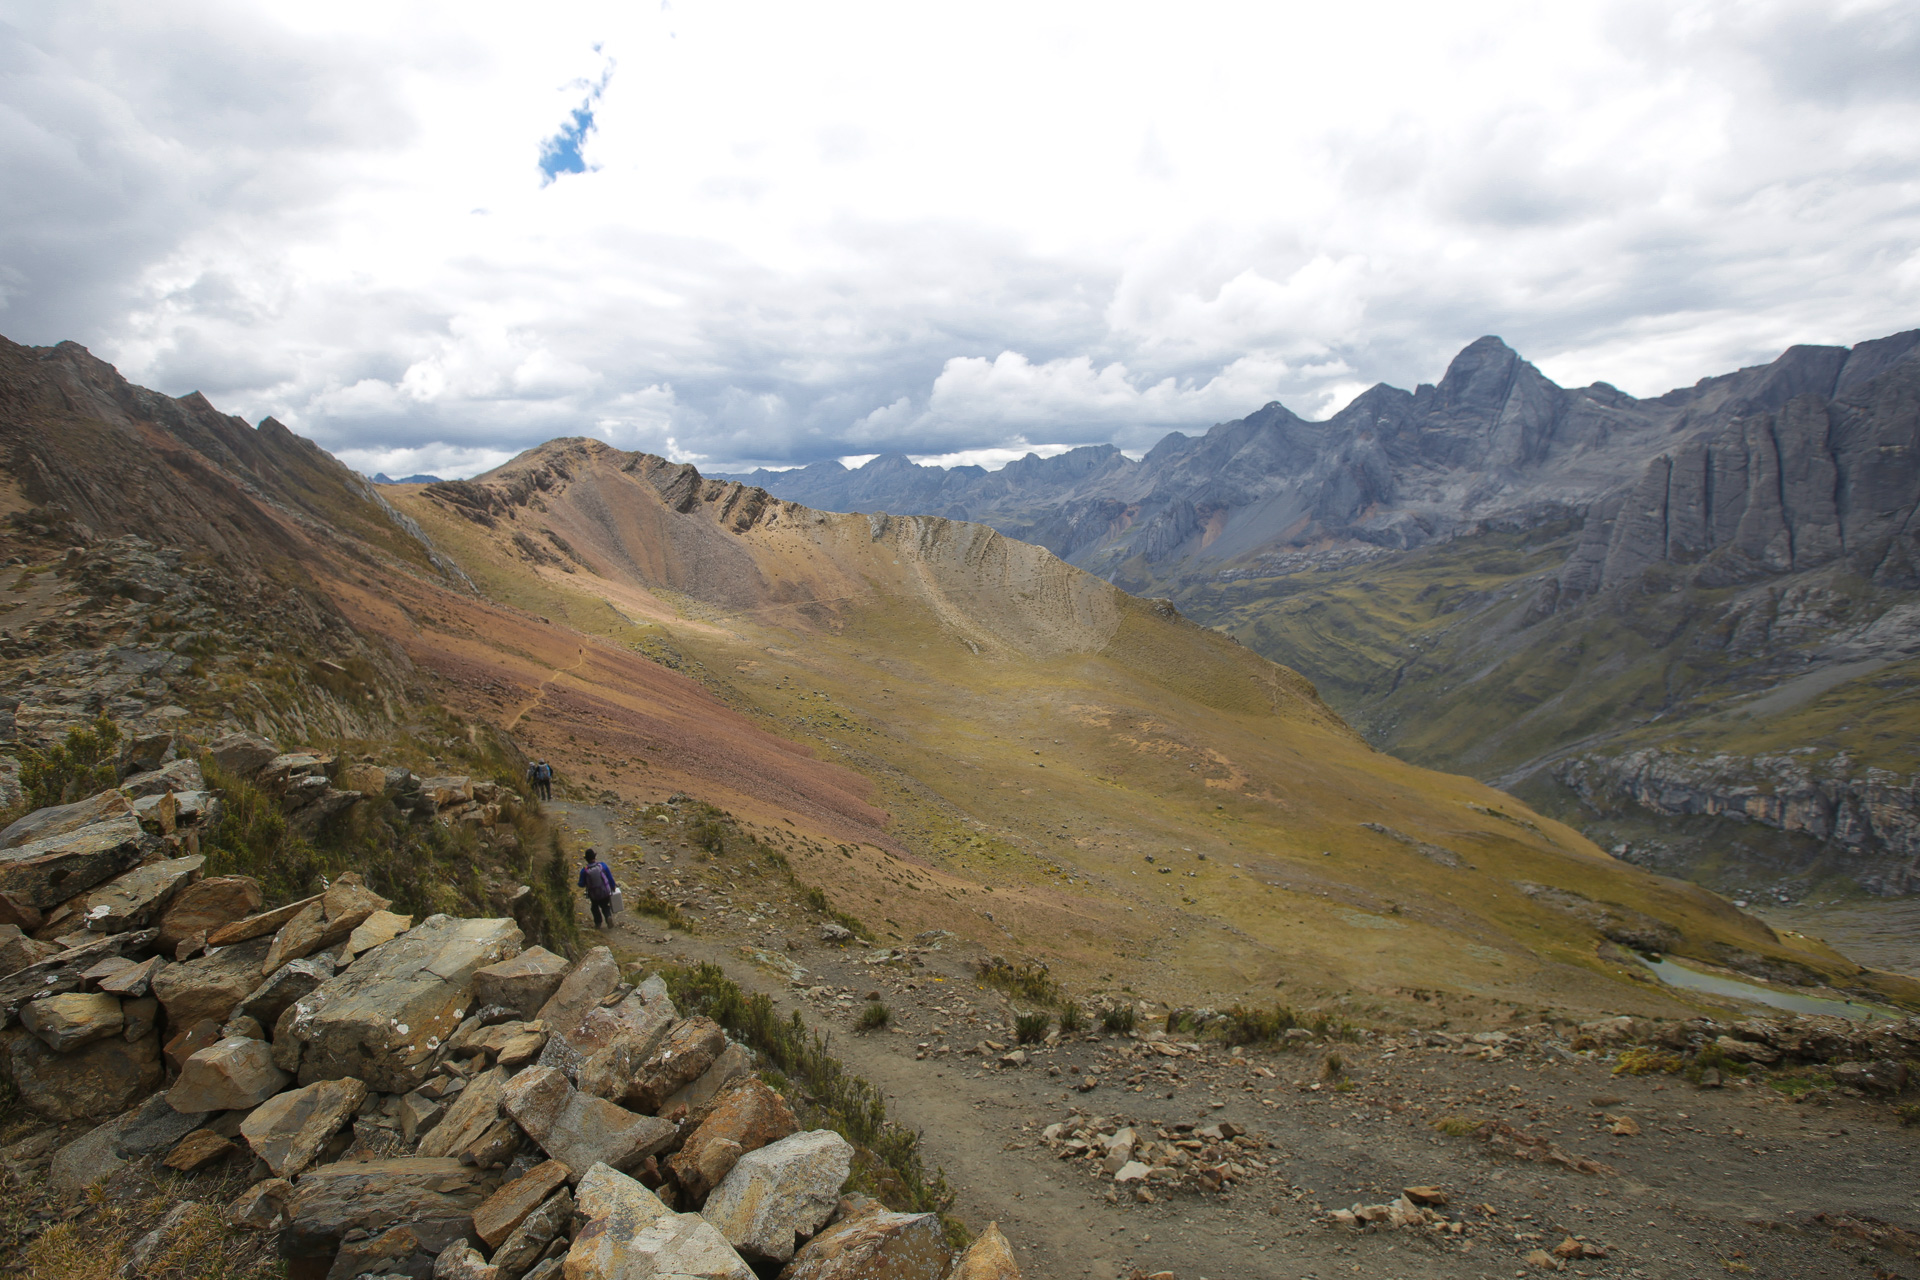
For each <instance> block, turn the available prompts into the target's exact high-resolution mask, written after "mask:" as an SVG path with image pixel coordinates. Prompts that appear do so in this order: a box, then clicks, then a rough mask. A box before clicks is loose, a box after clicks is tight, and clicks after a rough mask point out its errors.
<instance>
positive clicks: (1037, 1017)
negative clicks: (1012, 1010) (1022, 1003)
mask: <svg viewBox="0 0 1920 1280" xmlns="http://www.w3.org/2000/svg"><path fill="white" fill-rule="evenodd" d="M1052 1026H1053V1019H1052V1018H1050V1017H1048V1016H1047V1014H1046V1013H1045V1012H1044V1011H1041V1012H1036V1013H1022V1014H1019V1015H1017V1016H1016V1017H1015V1018H1014V1020H1013V1038H1014V1039H1015V1040H1016V1041H1018V1042H1019V1043H1021V1044H1038V1043H1040V1041H1042V1040H1045V1039H1046V1038H1047V1032H1048V1030H1049V1029H1051V1028H1052Z"/></svg>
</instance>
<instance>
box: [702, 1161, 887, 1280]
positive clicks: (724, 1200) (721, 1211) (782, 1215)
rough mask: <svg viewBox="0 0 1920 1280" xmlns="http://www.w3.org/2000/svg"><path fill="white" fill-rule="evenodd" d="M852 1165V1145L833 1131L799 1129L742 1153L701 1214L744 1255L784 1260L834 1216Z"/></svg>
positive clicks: (777, 1260)
mask: <svg viewBox="0 0 1920 1280" xmlns="http://www.w3.org/2000/svg"><path fill="white" fill-rule="evenodd" d="M852 1169H853V1144H852V1143H850V1142H848V1141H847V1140H846V1139H845V1138H843V1137H841V1136H840V1135H839V1134H837V1133H835V1132H833V1130H831V1129H815V1130H813V1131H812V1132H809V1133H796V1134H794V1135H792V1136H791V1137H787V1138H782V1139H780V1140H779V1141H778V1142H775V1143H772V1144H770V1145H768V1146H764V1147H761V1148H760V1149H759V1150H758V1151H749V1152H747V1153H746V1154H745V1155H743V1156H741V1157H740V1158H739V1160H737V1161H736V1162H735V1163H734V1166H733V1168H732V1170H730V1171H729V1172H728V1173H727V1175H726V1178H725V1180H724V1181H722V1182H721V1183H720V1185H719V1186H718V1187H716V1188H715V1189H714V1191H713V1193H712V1194H711V1195H709V1196H708V1197H707V1203H706V1206H705V1207H704V1208H702V1209H701V1210H700V1215H701V1216H702V1217H704V1218H705V1219H706V1220H707V1221H708V1222H711V1223H712V1224H713V1225H714V1227H715V1228H716V1229H718V1230H719V1232H720V1234H721V1235H723V1236H725V1237H726V1238H727V1241H728V1243H730V1244H731V1245H733V1247H734V1248H736V1249H738V1250H739V1251H740V1252H741V1253H742V1254H745V1255H746V1256H748V1257H752V1258H761V1259H765V1260H766V1261H769V1262H785V1261H787V1260H788V1259H790V1258H792V1257H793V1253H794V1250H795V1249H796V1248H798V1247H799V1242H800V1241H801V1240H803V1239H806V1238H807V1237H809V1236H811V1235H813V1234H814V1233H815V1232H816V1231H818V1230H819V1229H820V1227H821V1225H822V1224H823V1223H825V1222H826V1220H827V1219H828V1218H830V1217H832V1216H833V1210H834V1207H835V1206H836V1205H838V1204H839V1203H840V1188H841V1186H842V1185H843V1184H844V1183H845V1182H846V1180H847V1174H848V1173H849V1172H851V1171H852Z"/></svg>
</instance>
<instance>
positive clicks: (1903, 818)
mask: <svg viewBox="0 0 1920 1280" xmlns="http://www.w3.org/2000/svg"><path fill="white" fill-rule="evenodd" d="M1917 352H1920V330H1914V331H1909V332H1905V333H1901V334H1896V335H1894V336H1892V337H1888V338H1883V339H1879V340H1877V341H1872V342H1864V343H1861V344H1859V345H1858V346H1855V347H1852V348H1845V347H1814V346H1798V347H1793V348H1791V349H1789V350H1788V351H1787V352H1786V353H1785V354H1783V355H1782V356H1780V358H1779V359H1777V360H1775V361H1773V362H1772V363H1770V364H1766V365H1761V366H1756V367H1753V368H1747V369H1742V370H1739V371H1738V372H1735V373H1730V374H1726V375H1722V376H1719V377H1714V378H1707V379H1703V380H1702V381H1700V382H1699V383H1696V384H1695V385H1694V386H1692V387H1687V388H1682V389H1679V390H1675V391H1670V392H1668V393H1666V394H1665V395H1662V396H1657V397H1653V398H1651V399H1637V398H1635V397H1633V396H1629V395H1627V394H1626V393H1624V392H1622V391H1620V390H1618V389H1617V388H1614V387H1612V386H1610V385H1608V384H1606V383H1595V384H1593V385H1592V386H1588V387H1582V388H1575V389H1568V388H1564V387H1560V386H1557V385H1555V384H1554V383H1553V382H1552V381H1550V380H1549V379H1548V378H1546V377H1545V376H1544V375H1542V374H1541V373H1540V372H1539V370H1537V369H1536V368H1534V367H1533V366H1532V365H1531V364H1529V363H1527V362H1526V361H1525V360H1523V359H1521V358H1520V356H1519V355H1517V354H1516V353H1515V352H1514V351H1513V350H1512V349H1511V348H1509V347H1508V346H1507V345H1506V344H1505V343H1504V342H1502V341H1500V339H1498V338H1494V337H1486V338H1481V339H1480V340H1478V341H1477V342H1474V343H1473V344H1471V345H1470V346H1468V347H1467V348H1466V349H1465V350H1463V351H1462V352H1461V353H1460V354H1459V355H1458V356H1457V357H1455V359H1454V360H1453V362H1452V364H1451V365H1450V366H1449V367H1448V369H1447V371H1446V374H1445V376H1444V377H1443V378H1442V379H1441V380H1440V382H1439V383H1438V384H1437V385H1431V386H1429V385H1422V386H1419V387H1417V388H1415V389H1414V390H1413V391H1404V390H1400V389H1398V388H1394V387H1389V386H1385V385H1381V386H1376V387H1374V388H1373V389H1371V390H1369V391H1367V392H1366V393H1365V394H1363V395H1361V396H1360V397H1359V398H1358V399H1356V400H1355V401H1354V402H1353V403H1352V404H1350V405H1348V406H1347V407H1346V408H1345V409H1344V410H1342V411H1341V412H1340V413H1338V414H1335V415H1334V416H1333V417H1332V418H1330V419H1328V420H1327V421H1325V422H1318V423H1315V422H1307V421H1304V420H1302V419H1301V418H1299V417H1297V416H1296V415H1294V414H1293V413H1291V412H1289V411H1288V410H1287V409H1286V408H1285V407H1284V406H1281V405H1279V404H1270V405H1267V406H1266V407H1264V408H1262V409H1261V410H1259V411H1258V412H1256V413H1253V414H1250V415H1249V416H1247V417H1246V418H1243V419H1240V420H1238V421H1235V422H1228V423H1222V424H1221V425H1219V426H1216V427H1214V428H1213V429H1211V430H1210V431H1208V432H1207V433H1206V434H1204V435H1201V436H1196V437H1188V436H1186V435H1182V434H1180V433H1174V434H1172V435H1169V436H1167V437H1166V438H1165V439H1164V440H1162V441H1161V442H1160V443H1159V444H1158V445H1156V446H1155V447H1154V449H1153V450H1152V451H1151V452H1150V453H1148V454H1147V455H1146V456H1145V457H1144V458H1143V459H1141V460H1140V461H1138V462H1135V461H1132V460H1129V459H1128V458H1126V457H1125V456H1124V455H1122V454H1120V453H1119V452H1118V451H1117V450H1114V449H1112V448H1111V447H1110V446H1100V447H1096V448H1086V449H1078V450H1075V451H1073V452H1072V453H1069V454H1064V455H1061V456H1060V457H1057V458H1049V459H1040V458H1036V457H1032V456H1029V457H1028V458H1026V459H1024V460H1022V461H1021V462H1019V463H1015V464H1013V466H1010V467H1008V468H1006V469H1005V470H1004V471H1001V472H994V473H987V472H983V471H981V470H980V469H979V468H976V467H963V468H953V469H942V468H938V467H916V466H914V465H913V464H912V463H911V462H909V461H908V460H906V459H905V458H904V457H901V456H900V455H897V454H896V455H889V456H886V457H882V458H876V459H874V460H873V461H872V462H870V463H868V464H867V465H866V466H865V467H862V468H859V469H858V470H853V471H848V470H847V469H845V468H842V467H839V466H838V465H837V464H833V463H823V464H816V465H814V466H811V467H806V468H802V469H800V470H797V471H791V472H783V473H766V472H761V473H756V474H755V475H754V477H753V480H754V482H755V483H758V484H762V485H765V486H766V487H768V488H769V490H770V491H772V492H774V493H776V494H780V495H782V496H794V497H796V498H800V495H802V494H804V495H805V496H804V499H801V500H804V501H807V502H809V503H810V504H814V505H821V506H828V507H835V508H840V509H853V510H861V509H868V510H877V509H884V510H888V511H893V512H901V513H904V512H935V513H938V514H943V515H949V516H964V517H966V518H969V519H974V520H980V521H983V522H985V523H988V524H991V525H993V526H994V527H996V528H998V529H1000V530H1002V531H1003V532H1006V533H1008V534H1010V535H1012V536H1015V537H1019V538H1023V539H1026V540H1029V541H1033V542H1037V543H1040V544H1041V545H1043V546H1046V547H1048V548H1050V549H1051V550H1053V551H1054V552H1055V553H1056V554H1058V555H1060V556H1062V557H1063V558H1065V559H1067V560H1069V561H1071V562H1072V563H1074V564H1077V565H1080V566H1082V567H1084V568H1087V569H1090V570H1092V571H1094V572H1096V573H1098V574H1100V575H1101V576H1103V577H1106V578H1108V579H1109V580H1111V581H1113V582H1115V583H1117V584H1118V585H1121V586H1124V587H1126V588H1128V589H1129V590H1133V591H1138V592H1144V593H1150V594H1156V595H1165V596H1169V597H1172V598H1173V599H1174V600H1175V601H1176V602H1177V603H1178V604H1179V605H1180V607H1181V608H1182V609H1183V610H1184V611H1186V612H1187V613H1188V614H1189V615H1190V616H1193V617H1195V618H1198V619H1200V620H1203V621H1205V622H1208V623H1210V624H1212V625H1216V626H1219V627H1221V628H1223V629H1225V630H1228V631H1230V632H1231V633H1232V634H1234V635H1236V636H1238V637H1239V638H1240V639H1242V640H1243V641H1244V642H1246V643H1247V644H1249V645H1251V646H1253V647H1254V648H1256V649H1258V650H1259V651H1260V652H1262V653H1264V654H1266V655H1267V656H1269V657H1271V658H1274V659H1275V660H1276V661H1281V662H1286V663H1288V664H1289V665H1291V666H1294V667H1295V668H1297V669H1299V670H1300V671H1302V672H1303V673H1304V674H1306V675H1307V676H1309V677H1310V678H1312V679H1313V680H1314V681H1315V682H1316V683H1317V684H1318V685H1319V687H1320V688H1321V690H1322V691H1323V692H1324V693H1325V694H1326V696H1327V697H1328V699H1329V700H1330V701H1331V702H1332V703H1333V704H1334V705H1335V706H1336V707H1338V708H1339V709H1340V710H1341V711H1342V712H1343V713H1344V714H1346V715H1347V716H1348V717H1349V718H1351V719H1352V720H1353V721H1354V722H1355V723H1356V724H1357V725H1358V726H1359V727H1361V728H1362V729H1363V730H1364V731H1365V732H1367V734H1368V735H1369V737H1370V738H1371V739H1372V740H1373V741H1374V742H1376V743H1377V744H1379V745H1382V746H1385V747H1388V748H1390V749H1392V750H1394V751H1396V752H1398V753H1400V754H1402V755H1405V756H1406V757H1407V758H1409V759H1412V760H1416V761H1418V762H1420V763H1424V764H1429V765H1434V766H1438V767H1444V768H1451V769H1458V770H1462V771H1470V772H1473V773H1476V774H1478V775H1479V776H1481V777H1485V778H1488V779H1489V780H1493V781H1497V782H1499V783H1500V784H1501V785H1504V786H1508V787H1519V788H1521V789H1522V794H1524V795H1526V796H1527V797H1528V798H1529V799H1531V800H1532V801H1533V802H1534V803H1536V804H1538V805H1541V806H1544V807H1545V808H1547V809H1548V810H1550V811H1553V812H1556V813H1559V814H1562V815H1564V816H1567V817H1568V818H1570V819H1575V818H1581V820H1583V821H1586V822H1588V823H1597V824H1598V826H1597V827H1596V828H1595V829H1596V830H1598V831H1599V832H1600V833H1601V834H1602V836H1603V838H1607V839H1617V841H1618V843H1619V844H1620V846H1621V847H1622V848H1624V849H1625V850H1626V851H1627V852H1628V853H1629V855H1630V856H1639V857H1645V858H1647V859H1650V860H1653V861H1657V862H1659V863H1660V864H1661V865H1663V866H1666V867H1668V868H1670V869H1676V870H1693V871H1697V872H1698V873H1700V874H1702V875H1707V876H1708V877H1709V878H1715V879H1717V880H1718V881H1720V882H1723V883H1727V884H1729V885H1730V886H1731V887H1738V888H1743V889H1744V888H1754V889H1759V888H1766V887H1778V888H1780V891H1781V892H1782V893H1784V894H1787V895H1789V896H1795V895H1799V894H1802V893H1804V892H1806V891H1807V890H1808V888H1809V887H1810V886H1811V885H1812V884H1814V883H1816V882H1818V881H1820V880H1822V879H1823V878H1835V877H1837V878H1838V879H1840V880H1844V881H1846V882H1849V883H1852V884H1859V885H1864V886H1866V887H1868V888H1870V889H1873V890H1874V891H1876V892H1915V891H1920V799H1916V788H1915V783H1916V782H1917V781H1920V775H1917V774H1916V771H1920V753H1916V751H1915V749H1914V747H1913V746H1911V745H1909V744H1911V743H1912V742H1913V740H1914V731H1915V730H1920V698H1917V699H1916V705H1915V706H1914V707H1912V708H1911V709H1910V710H1909V709H1908V708H1907V705H1906V703H1907V698H1908V696H1909V694H1910V693H1912V692H1914V690H1915V685H1916V679H1915V677H1920V661H1917V662H1916V664H1915V665H1914V666H1913V667H1912V669H1909V666H1908V665H1907V664H1908V662H1909V660H1910V659H1913V658H1914V655H1917V654H1920V595H1916V592H1920V543H1917V542H1916V539H1917V538H1920V527H1917V521H1920V514H1917V513H1920V359H1916V358H1915V356H1916V353H1917ZM1777 688H1779V689H1784V692H1777V696H1771V697H1769V696H1767V695H1769V694H1770V693H1776V690H1777ZM1730 703H1734V704H1740V706H1741V708H1742V709H1741V710H1740V711H1739V712H1738V714H1737V716H1735V718H1733V719H1728V716H1729V715H1732V714H1733V713H1731V712H1729V711H1728V706H1729V704H1730ZM1747 704H1751V705H1750V706H1748V705H1747ZM1785 750H1791V751H1800V752H1802V753H1803V755H1802V756H1801V757H1799V758H1798V760H1799V763H1798V764H1797V765H1796V766H1795V767H1794V768H1790V769H1789V768H1784V766H1781V765H1778V764H1776V763H1770V761H1772V760H1773V755H1772V754H1769V753H1774V754H1777V753H1778V752H1780V751H1785ZM1649 751H1651V752H1653V753H1654V754H1653V755H1652V756H1648V755H1646V754H1645V753H1646V752H1649ZM1674 751H1683V752H1687V753H1702V752H1703V753H1706V754H1707V755H1709V756H1725V757H1726V759H1725V760H1724V761H1723V762H1722V763H1721V765H1719V766H1716V767H1715V768H1713V769H1705V768H1700V767H1693V766H1687V767H1682V766H1681V765H1679V764H1677V763H1675V761H1674V760H1672V759H1670V758H1669V756H1670V755H1671V753H1672V752H1674ZM1805 753H1813V755H1812V756H1811V757H1809V756H1808V755H1806V754H1805ZM1815 766H1817V767H1815ZM1875 770H1879V771H1880V772H1879V773H1878V774H1874V776H1875V777H1880V778H1882V782H1881V783H1878V784H1872V785H1869V783H1868V782H1867V778H1868V775H1869V774H1871V773H1873V771H1875ZM1778 778H1786V779H1788V781H1786V782H1776V781H1775V779H1778ZM1887 778H1892V779H1893V780H1894V781H1896V782H1897V783H1898V785H1897V786H1891V787H1890V786H1888V785H1885V780H1886V779H1887ZM1776 790H1781V792H1782V794H1783V795H1789V796H1791V800H1790V801H1789V800H1783V801H1782V802H1781V803H1779V804H1777V805H1775V804H1771V803H1762V802H1760V801H1758V800H1754V801H1752V802H1749V799H1748V797H1752V796H1758V795H1765V794H1772V793H1773V792H1774V791H1776ZM1582 815H1584V818H1582ZM1728 815H1733V816H1735V817H1737V818H1738V820H1739V824H1740V825H1738V826H1737V827H1730V826H1729V825H1728V824H1727V821H1726V819H1727V816H1728ZM1730 831H1732V832H1734V833H1735V834H1736V835H1737V836H1738V839H1737V840H1734V846H1737V847H1733V846H1729V845H1728V843H1727V841H1728V839H1729V838H1730V837H1729V836H1728V832H1730ZM1709 862H1711V863H1712V864H1713V865H1712V866H1711V867H1708V865H1707V864H1708V863H1709Z"/></svg>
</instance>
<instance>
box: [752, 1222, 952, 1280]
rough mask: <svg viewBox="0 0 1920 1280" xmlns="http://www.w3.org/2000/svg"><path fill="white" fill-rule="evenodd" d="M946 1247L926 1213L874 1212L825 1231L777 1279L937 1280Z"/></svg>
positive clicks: (942, 1269)
mask: <svg viewBox="0 0 1920 1280" xmlns="http://www.w3.org/2000/svg"><path fill="white" fill-rule="evenodd" d="M946 1273H947V1246H946V1242H945V1241H944V1240H943V1239H942V1238H941V1235H940V1219H939V1218H938V1217H936V1216H935V1215H933V1214H931V1213H890V1212H888V1211H886V1210H884V1209H876V1210H873V1211H870V1212H867V1213H863V1214H858V1215H856V1216H854V1217H851V1218H848V1219H846V1220H844V1221H841V1222H837V1223H835V1224H834V1225H833V1226H831V1227H828V1228H827V1229H826V1230H825V1231H822V1232H821V1233H820V1234H819V1235H817V1236H815V1237H814V1238H813V1239H811V1240H809V1241H808V1242H807V1243H806V1245H805V1247H803V1248H802V1249H801V1250H800V1251H799V1252H798V1253H796V1254H794V1256H793V1261H792V1262H790V1263H788V1264H787V1267H786V1269H785V1270H783V1271H782V1272H781V1273H780V1280H869V1278H870V1277H879V1276H884V1277H885V1278H886V1280H941V1277H943V1276H945V1275H946Z"/></svg>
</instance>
